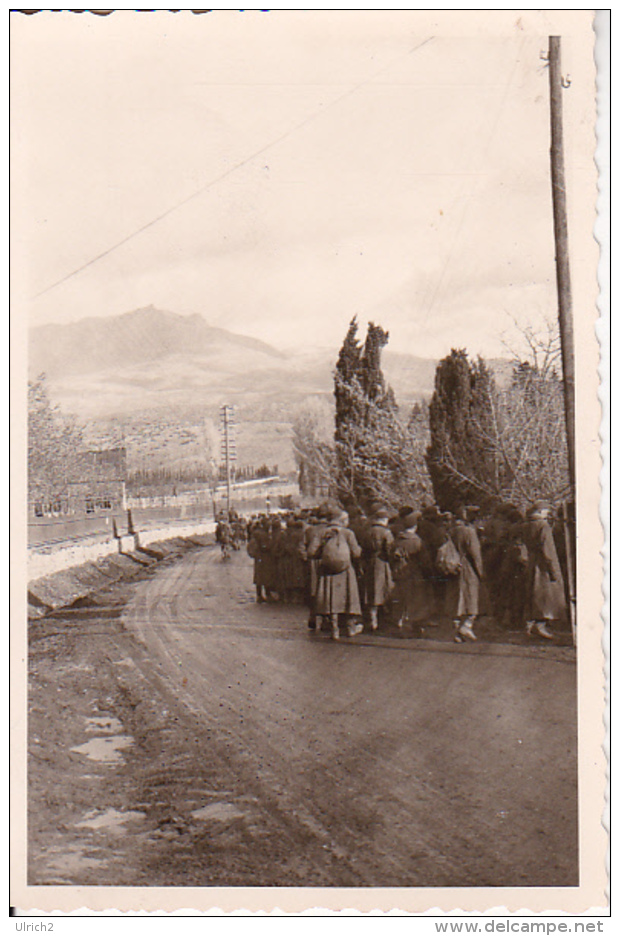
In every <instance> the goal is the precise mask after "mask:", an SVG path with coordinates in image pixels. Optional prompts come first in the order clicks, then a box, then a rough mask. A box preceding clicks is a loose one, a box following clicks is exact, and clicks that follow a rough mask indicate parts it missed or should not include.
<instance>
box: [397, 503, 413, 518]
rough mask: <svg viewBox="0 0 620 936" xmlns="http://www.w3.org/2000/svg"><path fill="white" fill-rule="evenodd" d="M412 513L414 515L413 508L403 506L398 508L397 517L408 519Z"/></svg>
mask: <svg viewBox="0 0 620 936" xmlns="http://www.w3.org/2000/svg"><path fill="white" fill-rule="evenodd" d="M412 513H415V507H412V506H411V504H403V506H402V507H399V508H398V516H399V517H408V516H409V515H410V514H412Z"/></svg>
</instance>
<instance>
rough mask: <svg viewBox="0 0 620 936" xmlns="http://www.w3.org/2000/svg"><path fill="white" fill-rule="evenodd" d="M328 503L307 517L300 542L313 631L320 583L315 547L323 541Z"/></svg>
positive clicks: (309, 619) (309, 625)
mask: <svg viewBox="0 0 620 936" xmlns="http://www.w3.org/2000/svg"><path fill="white" fill-rule="evenodd" d="M327 509H328V508H327V505H326V504H321V505H320V506H319V507H317V508H316V511H315V512H314V513H313V514H312V516H310V517H308V518H307V522H306V524H305V526H304V531H303V537H302V539H301V541H300V543H299V555H300V558H301V560H302V561H303V562H304V563H305V564H306V569H307V572H306V582H307V592H306V603H307V605H308V611H309V617H308V628H309V630H311V631H314V630H316V627H317V616H316V607H315V606H316V591H317V587H318V584H319V560H318V559H316V558H315V557H314V547H315V545H317V544H318V543H320V542H321V538H322V536H323V532H324V530H325V528H326V522H327V521H326V515H327Z"/></svg>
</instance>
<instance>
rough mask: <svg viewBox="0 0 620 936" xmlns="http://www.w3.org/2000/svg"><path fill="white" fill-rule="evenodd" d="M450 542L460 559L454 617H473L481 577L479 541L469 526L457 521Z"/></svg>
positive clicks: (477, 606)
mask: <svg viewBox="0 0 620 936" xmlns="http://www.w3.org/2000/svg"><path fill="white" fill-rule="evenodd" d="M452 541H453V543H454V545H455V546H456V548H457V550H458V553H459V555H460V557H461V569H460V572H459V594H458V603H457V610H456V617H475V616H476V615H477V614H479V611H480V606H479V597H480V579H481V578H482V575H483V566H482V551H481V549H480V540H479V539H478V534H477V533H476V530H475V529H474V527H473V526H471V524H469V523H463V522H462V521H459V522H458V523H457V524H456V526H455V527H454V530H453V533H452Z"/></svg>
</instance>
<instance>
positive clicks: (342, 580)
mask: <svg viewBox="0 0 620 936" xmlns="http://www.w3.org/2000/svg"><path fill="white" fill-rule="evenodd" d="M335 529H337V530H338V532H339V533H341V535H342V536H343V537H344V539H345V540H346V543H347V546H348V547H349V554H350V561H349V565H348V566H347V568H346V569H345V570H344V572H338V573H337V574H336V575H326V574H324V573H322V572H321V571H320V552H321V549H322V546H323V543H324V541H325V539H326V537H327V535H328V534H330V533H332V532H333V531H334V530H335ZM361 552H362V551H361V549H360V546H359V543H358V542H357V540H356V538H355V534H354V533H353V531H352V530H349V529H348V528H347V527H345V526H341V525H340V524H337V523H330V524H329V525H328V526H327V525H326V526H324V527H323V533H322V535H321V537H320V538H319V537H316V538H315V539H314V541H313V543H312V545H311V547H310V548H309V550H308V554H309V558H311V559H316V560H319V575H318V581H317V590H316V599H315V606H314V607H315V612H316V614H320V615H328V614H352V615H360V614H361V613H362V609H361V605H360V597H359V590H358V587H357V578H356V575H355V570H354V568H353V559H358V558H359V556H360V555H361Z"/></svg>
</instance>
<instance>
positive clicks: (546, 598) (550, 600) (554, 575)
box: [524, 519, 566, 621]
mask: <svg viewBox="0 0 620 936" xmlns="http://www.w3.org/2000/svg"><path fill="white" fill-rule="evenodd" d="M524 533H525V541H526V545H527V550H528V564H527V602H526V617H527V620H528V621H554V620H556V621H557V620H561V619H563V618H564V617H565V614H566V602H565V598H564V581H563V579H562V570H561V568H560V562H559V559H558V553H557V550H556V548H555V542H554V539H553V533H552V531H551V527H550V526H549V524H548V523H547V521H546V520H542V519H540V520H537V519H535V520H534V519H533V520H529V521H528V522H527V523H526V524H525V527H524Z"/></svg>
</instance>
